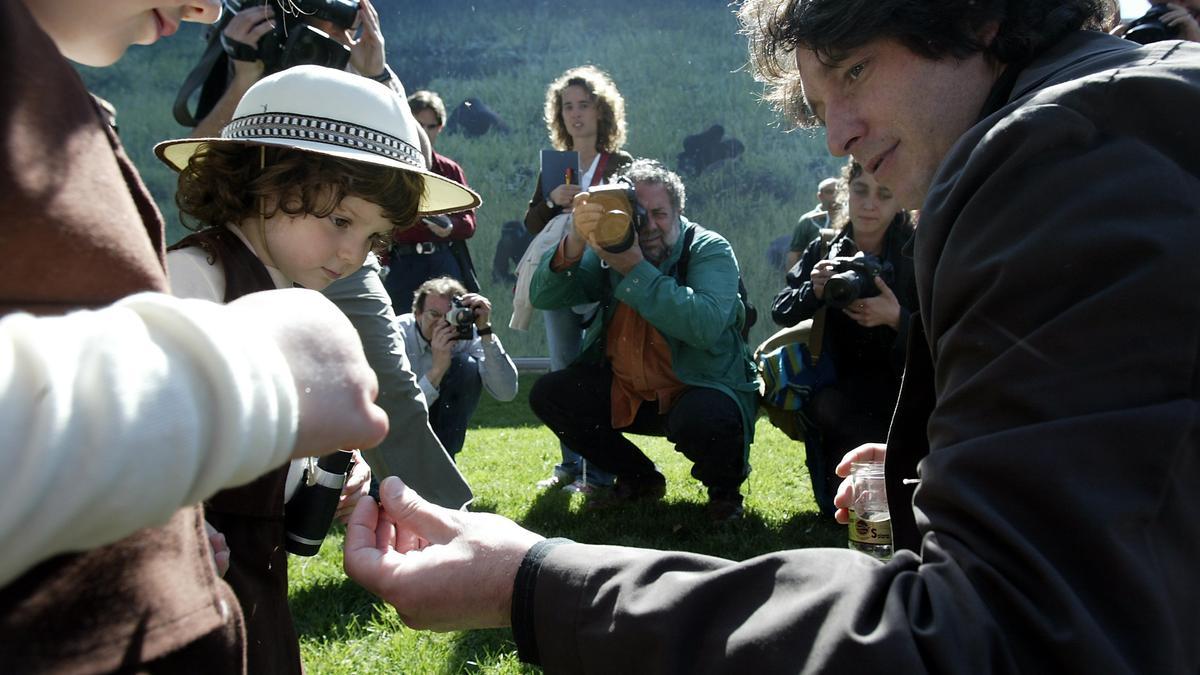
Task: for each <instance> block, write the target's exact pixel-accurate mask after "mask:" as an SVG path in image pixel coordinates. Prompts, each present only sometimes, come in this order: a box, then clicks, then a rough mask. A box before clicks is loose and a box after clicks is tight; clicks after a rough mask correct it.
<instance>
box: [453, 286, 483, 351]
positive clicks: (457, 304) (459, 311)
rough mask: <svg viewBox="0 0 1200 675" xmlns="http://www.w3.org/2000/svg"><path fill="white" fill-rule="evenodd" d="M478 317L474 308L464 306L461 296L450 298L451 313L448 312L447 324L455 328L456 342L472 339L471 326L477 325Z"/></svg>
mask: <svg viewBox="0 0 1200 675" xmlns="http://www.w3.org/2000/svg"><path fill="white" fill-rule="evenodd" d="M478 316H479V315H478V314H476V313H475V308H474V307H467V306H466V305H465V304H463V301H462V296H461V295H456V296H454V297H453V298H450V311H448V312H446V323H448V324H450V325H451V326H453V327H454V339H455V340H470V339H471V336H472V333H471V326H473V325H475V319H477V318H478Z"/></svg>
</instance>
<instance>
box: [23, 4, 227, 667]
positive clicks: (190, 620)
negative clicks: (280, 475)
mask: <svg viewBox="0 0 1200 675" xmlns="http://www.w3.org/2000/svg"><path fill="white" fill-rule="evenodd" d="M0 54H2V55H3V61H2V63H0V72H3V73H4V84H3V86H0V144H2V148H0V251H2V252H3V254H4V264H3V265H0V315H3V314H5V313H10V312H14V311H18V310H21V311H31V312H35V313H39V314H61V313H64V312H67V311H70V310H73V309H78V308H84V307H101V306H104V305H107V304H110V303H112V302H114V301H116V300H119V299H120V298H122V297H124V296H126V295H129V294H131V293H136V292H139V291H165V290H166V288H167V282H166V275H165V273H164V271H163V264H162V262H163V261H162V259H163V250H162V239H163V221H162V216H161V215H160V214H159V213H158V210H157V209H156V208H155V206H154V202H153V201H152V200H151V198H150V195H149V194H148V192H147V191H146V188H145V186H144V185H142V183H141V181H140V179H139V178H138V175H137V171H136V170H135V169H134V167H133V164H132V163H131V162H130V161H129V158H128V157H127V156H126V155H125V153H124V151H123V150H122V149H121V145H120V142H119V141H118V140H117V138H116V135H115V133H114V132H113V130H112V129H111V128H109V127H108V126H107V125H106V124H105V121H104V118H103V117H102V114H101V112H100V110H99V108H98V106H97V105H96V104H95V103H94V101H93V100H92V99H91V97H90V96H89V94H88V92H87V90H86V89H85V88H84V86H83V83H82V82H81V81H80V79H79V76H78V75H77V74H76V72H75V71H74V69H73V68H72V67H71V65H70V64H69V63H68V62H67V61H66V60H65V59H63V58H62V56H61V55H60V54H59V52H58V49H57V47H56V46H55V45H54V43H53V42H52V41H51V40H50V38H49V37H48V36H47V35H46V34H45V33H44V32H43V31H42V30H41V29H40V28H39V27H38V26H37V24H36V23H35V22H34V20H33V18H32V17H31V16H30V15H29V13H28V11H27V10H26V8H25V6H24V5H23V4H22V3H21V2H18V1H17V0H3V2H0ZM15 450H17V451H22V450H26V451H27V450H28V449H27V448H26V449H15ZM60 468H61V471H62V489H67V490H69V489H70V485H71V483H72V482H73V481H80V480H89V479H90V477H89V476H86V475H81V474H79V473H78V472H77V471H76V470H75V467H70V466H64V467H60ZM242 634H243V628H242V623H241V609H240V607H239V606H238V603H237V600H236V599H235V598H234V596H233V594H232V592H231V591H230V589H229V587H228V586H227V585H226V584H225V583H223V582H222V581H221V580H220V579H219V578H218V577H217V576H216V571H215V569H214V567H213V564H212V561H211V551H210V549H209V545H208V541H207V537H206V535H205V533H204V526H203V520H202V517H201V511H200V508H199V507H188V508H184V509H180V510H179V511H178V512H176V513H175V515H174V516H172V518H171V519H170V520H169V521H168V522H167V523H166V524H165V525H163V526H161V527H154V528H147V529H144V530H140V531H138V532H135V533H133V534H132V535H130V536H128V537H126V538H125V539H123V540H121V541H118V542H116V543H114V544H111V545H108V546H103V547H100V548H97V549H93V550H91V551H87V552H84V553H78V554H67V555H60V556H57V557H55V558H52V559H50V560H47V561H44V562H42V563H41V564H39V565H37V566H35V567H34V568H33V569H31V570H29V571H28V572H27V573H25V574H24V575H23V576H22V577H20V578H18V579H17V580H15V581H13V582H12V583H10V584H9V585H8V586H6V587H4V588H3V589H0V664H4V666H3V667H4V668H5V669H10V668H13V669H19V670H20V671H21V672H26V673H29V672H71V673H98V672H112V671H121V672H196V673H201V672H203V673H230V672H235V673H236V672H243V670H244V646H243V637H242Z"/></svg>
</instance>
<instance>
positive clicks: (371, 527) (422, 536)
mask: <svg viewBox="0 0 1200 675" xmlns="http://www.w3.org/2000/svg"><path fill="white" fill-rule="evenodd" d="M379 499H380V503H379V504H378V505H376V504H375V502H374V501H373V500H371V499H363V500H361V501H360V502H359V503H358V506H357V507H356V508H355V509H354V513H353V514H351V516H350V522H349V524H348V525H347V526H346V541H345V545H344V553H345V558H344V565H345V568H346V574H347V575H349V577H350V578H351V579H354V580H355V581H357V582H358V583H359V584H362V586H363V587H364V588H366V589H367V590H369V591H371V592H372V593H374V594H375V595H378V596H379V597H381V598H383V599H384V600H386V601H387V602H388V603H389V604H391V605H392V606H393V607H395V608H396V612H397V614H399V615H400V619H401V620H402V621H404V623H405V625H407V626H409V627H411V628H418V629H423V630H441V631H445V630H460V629H467V628H492V627H497V626H507V625H509V622H510V619H509V617H510V613H511V611H512V590H513V580H514V579H515V578H516V576H517V568H518V567H520V565H521V560H522V559H523V558H524V557H525V554H526V553H527V552H528V551H529V549H530V548H531V547H532V546H533V545H534V544H536V543H537V542H539V541H541V539H542V537H540V536H538V535H537V534H534V533H533V532H530V531H528V530H526V529H523V528H522V527H520V526H519V525H517V524H516V523H514V522H512V521H511V520H509V519H507V518H504V517H503V516H498V515H494V514H490V513H467V512H464V511H452V510H450V509H445V508H442V507H440V506H436V505H434V504H430V503H429V502H427V501H425V500H424V499H422V498H421V496H420V495H418V494H417V493H416V492H414V491H412V490H411V489H409V488H408V486H406V485H405V484H404V483H403V482H402V481H401V480H400V479H399V478H396V477H395V476H391V477H389V478H387V479H386V480H384V481H383V483H382V484H381V485H380V486H379Z"/></svg>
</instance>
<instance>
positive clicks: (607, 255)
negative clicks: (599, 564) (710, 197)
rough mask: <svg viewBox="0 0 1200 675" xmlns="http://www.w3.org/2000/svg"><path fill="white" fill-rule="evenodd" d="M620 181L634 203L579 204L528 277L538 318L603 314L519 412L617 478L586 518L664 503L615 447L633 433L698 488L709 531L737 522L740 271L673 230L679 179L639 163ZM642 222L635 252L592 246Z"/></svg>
mask: <svg viewBox="0 0 1200 675" xmlns="http://www.w3.org/2000/svg"><path fill="white" fill-rule="evenodd" d="M624 180H625V181H627V182H628V184H630V185H632V186H633V190H634V192H635V194H636V202H637V204H636V205H634V204H628V205H627V208H626V210H624V211H622V210H613V209H611V208H610V207H609V206H608V205H607V204H605V203H602V202H601V200H600V199H599V195H595V196H592V195H588V194H587V193H582V194H581V195H580V196H579V197H577V198H576V199H575V202H574V206H575V212H574V224H573V226H572V229H571V230H570V232H569V233H568V235H567V236H566V237H565V238H564V239H563V241H562V243H561V244H559V245H558V246H557V247H555V248H553V249H551V250H549V251H547V253H546V255H545V256H544V257H543V258H542V260H541V263H540V264H539V266H538V268H537V271H536V272H535V273H534V275H533V279H532V281H531V283H530V290H529V297H530V300H531V301H532V303H533V305H534V306H535V307H537V308H539V309H556V308H561V307H570V306H572V305H578V304H581V303H585V302H599V303H600V307H601V309H600V312H601V313H600V315H599V317H598V319H597V320H596V321H594V322H592V323H591V325H589V326H588V329H587V332H586V333H585V335H584V341H583V348H582V349H581V352H580V356H579V358H577V359H576V360H575V362H574V363H573V364H572V365H570V366H569V367H567V368H566V369H564V370H560V371H555V372H552V373H548V374H547V375H544V376H543V377H541V378H540V379H539V380H538V381H537V382H536V383H535V384H534V386H533V389H532V391H531V392H530V396H529V403H530V406H531V407H532V408H533V411H534V413H535V414H536V415H537V416H538V417H539V418H540V419H541V420H542V421H543V422H545V423H546V425H547V426H549V427H550V429H551V430H552V431H554V433H555V434H557V435H558V437H559V438H560V439H561V440H562V441H563V442H564V443H566V444H567V445H569V446H570V447H571V448H573V449H576V450H577V451H578V452H579V453H580V454H581V455H583V457H584V458H586V459H587V460H588V462H589V463H594V464H595V465H596V466H598V467H600V468H601V469H603V470H605V471H610V472H612V473H614V474H615V475H616V476H617V480H616V484H615V485H614V487H613V489H612V490H611V491H610V492H608V493H607V494H602V495H598V496H596V497H594V498H593V501H592V502H591V504H592V505H594V506H595V507H604V506H611V505H615V504H620V503H625V502H632V501H654V500H658V499H661V498H662V497H663V496H664V494H665V493H666V479H665V478H664V477H663V475H662V474H661V473H659V471H658V470H657V469H656V468H655V466H654V463H653V462H652V461H651V460H650V459H649V458H647V457H646V455H645V454H644V453H643V452H642V451H641V450H640V449H638V447H637V446H636V445H634V444H633V443H632V442H631V441H630V440H629V439H628V438H626V437H625V433H637V434H646V435H655V436H666V437H667V439H668V440H670V441H671V442H673V443H675V447H676V449H677V450H678V451H679V452H682V453H683V454H684V455H685V456H687V457H688V458H689V459H691V460H692V462H693V463H694V466H693V467H692V476H693V477H695V478H696V479H697V480H699V481H700V482H701V483H703V484H704V486H705V487H706V488H707V489H708V498H709V501H708V506H707V512H708V516H709V518H710V519H711V520H713V521H714V522H722V521H728V520H735V519H737V518H740V517H741V515H742V512H743V509H742V495H741V492H740V486H741V484H742V482H743V481H744V480H745V479H746V476H747V475H748V474H749V471H750V465H749V463H748V456H749V448H750V442H751V441H752V440H753V434H754V417H755V413H756V405H757V404H756V392H757V385H756V382H755V370H754V364H753V362H752V361H751V359H750V353H749V350H748V348H747V346H746V341H745V338H744V337H743V336H742V332H741V329H742V326H743V324H744V323H745V317H746V306H745V303H744V302H743V300H742V299H741V296H740V294H739V290H738V289H739V281H740V275H739V272H738V263H737V259H736V258H735V257H734V254H733V249H732V247H730V245H729V242H728V241H726V240H725V238H724V237H722V236H721V235H719V234H717V233H716V232H713V231H711V230H706V229H704V228H701V227H700V226H699V225H696V224H695V223H692V222H690V221H688V220H687V219H686V218H684V217H683V215H682V212H683V208H684V203H685V198H686V195H685V190H684V186H683V182H682V181H681V180H680V179H679V176H678V175H676V174H675V173H673V172H671V171H669V170H667V169H666V168H665V167H664V166H663V165H662V164H660V163H658V162H656V161H653V160H646V159H639V160H635V161H634V162H633V163H632V164H631V165H630V167H629V168H628V169H627V170H626V171H625V172H624ZM639 211H644V216H642V217H639V218H637V220H636V222H637V226H636V227H634V228H633V229H634V232H633V233H632V235H633V236H632V238H631V241H632V244H627V246H628V247H627V248H624V249H623V250H620V249H621V248H622V247H621V246H612V245H606V244H602V241H603V240H602V239H599V238H598V236H597V235H598V232H600V231H601V230H603V229H605V228H606V227H607V226H608V225H611V224H612V222H613V221H618V222H617V225H618V226H619V227H624V228H628V227H629V226H628V223H629V222H630V220H631V216H632V215H633V213H635V212H639ZM640 215H641V214H639V216H640ZM627 241H628V240H627ZM616 251H619V252H616ZM681 262H683V263H684V266H685V267H686V269H682V270H681V269H680V267H681V265H680V263H681Z"/></svg>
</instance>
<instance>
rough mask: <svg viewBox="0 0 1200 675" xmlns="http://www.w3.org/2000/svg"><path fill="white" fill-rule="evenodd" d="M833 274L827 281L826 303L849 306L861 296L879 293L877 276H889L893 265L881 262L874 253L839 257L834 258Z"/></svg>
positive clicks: (835, 306) (866, 296) (837, 306)
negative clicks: (876, 281)
mask: <svg viewBox="0 0 1200 675" xmlns="http://www.w3.org/2000/svg"><path fill="white" fill-rule="evenodd" d="M833 263H834V267H833V276H831V277H829V280H828V281H826V282H825V304H827V305H829V306H830V307H833V308H834V309H842V308H844V307H849V306H850V303H852V302H854V301H855V300H858V299H859V298H870V297H874V296H876V295H879V289H878V288H877V287H876V286H875V277H878V276H883V277H884V279H883V280H884V282H887V280H888V279H887V276H886V275H888V274H890V272H891V265H889V264H888V263H884V262H881V261H880V260H879V258H876V257H875V256H873V255H861V256H854V257H838V258H834V259H833Z"/></svg>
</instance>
